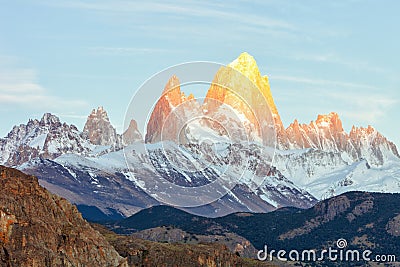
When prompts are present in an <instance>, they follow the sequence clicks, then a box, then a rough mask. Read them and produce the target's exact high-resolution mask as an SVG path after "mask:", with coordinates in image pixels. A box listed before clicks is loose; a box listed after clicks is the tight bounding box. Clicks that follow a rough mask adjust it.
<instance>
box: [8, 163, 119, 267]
mask: <svg viewBox="0 0 400 267" xmlns="http://www.w3.org/2000/svg"><path fill="white" fill-rule="evenodd" d="M0 266H27V267H28V266H29V267H32V266H127V265H126V262H125V259H123V258H122V257H120V256H119V254H118V253H117V252H116V250H115V249H114V248H113V247H112V246H111V245H110V244H109V243H108V242H107V241H106V240H105V239H104V237H103V236H102V235H101V234H99V233H98V232H97V231H95V230H93V229H92V228H91V227H90V225H89V224H88V223H87V222H86V221H85V220H83V219H82V216H81V214H80V213H79V212H78V210H77V209H76V207H74V206H72V205H71V204H70V203H69V202H68V201H67V200H65V199H63V198H61V197H58V196H55V195H53V194H51V193H50V192H48V191H47V190H46V189H44V188H42V187H41V186H39V183H38V180H37V178H35V177H33V176H29V175H25V174H23V173H21V172H20V171H17V170H15V169H10V168H6V167H3V166H0Z"/></svg>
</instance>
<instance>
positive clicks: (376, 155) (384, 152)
mask: <svg viewBox="0 0 400 267" xmlns="http://www.w3.org/2000/svg"><path fill="white" fill-rule="evenodd" d="M286 132H287V134H286V135H287V136H288V147H290V148H291V149H304V148H313V149H316V150H321V151H326V152H340V153H342V157H343V158H344V159H346V160H347V161H349V162H355V161H358V160H360V159H362V158H363V159H367V161H368V163H369V164H370V165H375V166H381V165H383V164H384V163H385V161H387V159H388V156H392V155H393V156H396V157H398V158H399V157H400V156H399V153H398V151H397V148H396V146H395V145H394V143H392V142H390V141H388V140H387V139H386V138H385V137H384V136H382V134H380V133H379V132H378V131H376V130H375V129H374V128H373V127H372V126H368V128H363V127H359V128H358V127H355V126H353V127H352V129H351V131H350V133H349V134H348V133H346V132H345V131H344V130H343V127H342V121H341V120H340V118H339V115H338V114H337V113H335V112H331V113H330V114H328V115H318V118H317V119H316V120H315V121H312V122H310V124H308V125H307V124H299V123H298V121H297V120H296V121H295V122H294V123H292V124H290V125H289V127H288V128H287V129H286Z"/></svg>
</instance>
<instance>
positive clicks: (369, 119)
mask: <svg viewBox="0 0 400 267" xmlns="http://www.w3.org/2000/svg"><path fill="white" fill-rule="evenodd" d="M328 97H331V98H332V100H333V101H337V102H338V103H341V104H342V105H341V106H342V111H341V113H342V114H343V115H344V116H347V117H349V118H352V119H354V120H356V121H360V122H363V123H367V124H371V123H376V122H377V121H378V120H379V119H381V118H383V117H385V116H387V113H388V112H389V110H390V109H391V108H392V107H394V106H395V105H397V104H398V103H399V100H398V99H396V98H394V97H391V96H385V95H380V94H368V93H365V92H353V91H352V92H346V93H344V92H329V93H328Z"/></svg>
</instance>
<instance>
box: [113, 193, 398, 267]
mask: <svg viewBox="0 0 400 267" xmlns="http://www.w3.org/2000/svg"><path fill="white" fill-rule="evenodd" d="M399 203H400V194H382V193H366V192H349V193H345V194H343V195H340V196H336V197H333V198H330V199H327V200H324V201H321V202H320V203H318V204H317V205H315V207H312V208H310V209H306V210H301V209H296V208H282V209H278V210H276V211H273V212H270V213H235V214H231V215H228V216H224V217H220V218H215V219H211V218H205V217H200V216H195V215H192V214H189V213H186V212H184V211H182V210H178V209H175V208H172V207H168V206H158V207H152V208H149V209H146V210H142V211H140V212H139V213H137V214H135V215H133V216H131V217H129V218H126V219H124V220H122V221H120V222H117V223H116V224H115V225H111V226H110V227H111V228H112V229H113V230H114V231H119V232H124V233H131V232H137V231H140V232H139V233H144V231H145V230H146V229H155V228H156V227H170V228H173V229H181V230H183V231H185V232H188V233H190V234H194V235H226V234H228V233H234V234H237V235H239V236H242V237H244V238H246V239H247V240H249V241H250V242H251V243H252V244H253V245H254V246H255V247H256V249H263V248H264V245H268V248H269V250H272V249H276V250H279V249H284V250H286V251H290V250H292V249H296V250H297V251H301V250H304V249H316V250H317V251H320V250H322V249H324V248H326V249H327V248H328V247H329V246H330V247H332V248H335V246H336V245H335V242H336V241H337V240H338V239H340V238H344V239H345V240H346V241H347V247H346V249H356V250H359V251H364V250H365V249H370V250H371V251H372V252H373V254H372V256H371V258H373V256H375V255H378V254H379V255H382V254H384V255H395V256H396V259H399V258H400V243H399V242H398V240H399V236H400V230H399V229H400V224H399V222H400V220H399V216H400V215H399V214H400V206H399V205H398V204H399ZM141 236H142V237H143V236H144V235H143V234H141ZM328 263H329V262H328ZM346 264H348V263H344V265H339V266H348V265H346ZM359 264H364V265H363V266H369V264H368V263H365V262H364V263H361V262H360V263H359ZM393 264H395V263H393ZM316 266H328V265H326V263H325V264H324V263H321V262H319V263H317V264H316ZM329 266H330V265H329ZM391 266H397V265H391Z"/></svg>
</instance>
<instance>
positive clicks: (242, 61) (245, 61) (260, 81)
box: [228, 52, 278, 115]
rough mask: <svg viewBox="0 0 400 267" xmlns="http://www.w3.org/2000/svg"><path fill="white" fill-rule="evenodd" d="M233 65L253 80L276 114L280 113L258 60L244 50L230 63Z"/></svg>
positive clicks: (232, 66) (229, 65) (230, 65)
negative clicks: (262, 74)
mask: <svg viewBox="0 0 400 267" xmlns="http://www.w3.org/2000/svg"><path fill="white" fill-rule="evenodd" d="M228 67H231V68H233V69H235V70H237V71H239V72H240V73H242V74H243V75H245V76H246V77H247V78H248V79H250V81H252V82H253V83H254V84H255V85H256V86H257V87H258V88H259V89H260V90H261V92H262V94H263V96H264V97H265V99H266V100H267V102H268V106H269V108H270V109H271V112H272V113H273V114H274V115H278V110H277V108H276V105H275V102H274V99H273V97H272V93H271V87H270V85H269V80H268V76H261V73H260V70H259V68H258V65H257V62H256V60H255V59H254V57H252V56H251V55H250V54H248V53H247V52H244V53H242V54H240V56H239V57H238V58H237V59H235V60H234V61H233V62H232V63H230V64H228Z"/></svg>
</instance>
